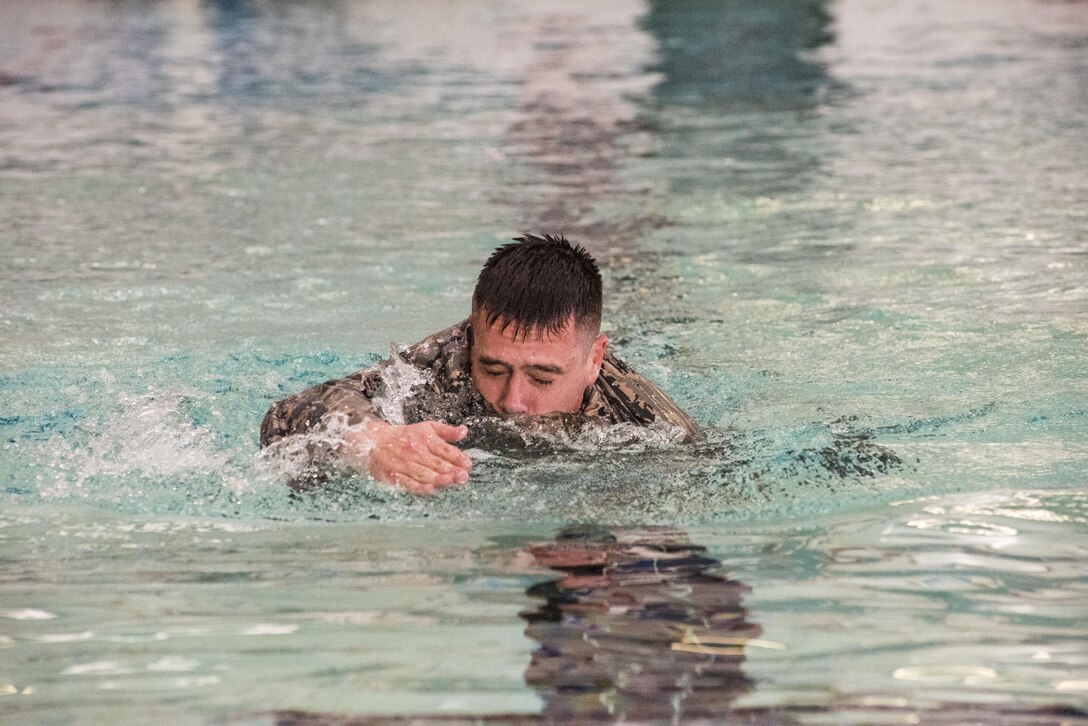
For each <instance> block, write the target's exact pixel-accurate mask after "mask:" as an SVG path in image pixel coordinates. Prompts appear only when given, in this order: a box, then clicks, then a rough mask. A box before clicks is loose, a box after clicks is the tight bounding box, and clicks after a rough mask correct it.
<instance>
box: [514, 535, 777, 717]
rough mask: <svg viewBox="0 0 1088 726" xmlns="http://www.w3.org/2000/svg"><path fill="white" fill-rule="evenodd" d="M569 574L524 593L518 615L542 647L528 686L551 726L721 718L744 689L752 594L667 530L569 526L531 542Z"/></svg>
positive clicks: (539, 557) (752, 630)
mask: <svg viewBox="0 0 1088 726" xmlns="http://www.w3.org/2000/svg"><path fill="white" fill-rule="evenodd" d="M528 549H529V552H530V553H531V554H532V555H533V557H534V558H535V559H536V561H537V562H538V563H539V564H541V565H545V566H547V567H550V568H552V569H555V570H559V571H561V572H563V573H564V575H563V577H561V578H559V579H557V580H552V581H549V582H544V583H541V584H538V585H534V586H533V587H531V588H529V590H528V594H529V595H530V596H531V597H535V598H540V599H542V600H544V602H543V603H542V604H541V605H540V606H539V607H537V608H536V609H535V610H531V611H527V612H524V613H522V614H521V616H522V618H524V619H525V620H526V621H527V622H528V623H529V625H528V628H527V629H526V635H528V636H529V637H530V638H532V639H533V640H535V641H536V642H537V643H539V645H538V647H537V648H536V650H535V651H534V652H533V655H532V660H531V662H530V664H529V667H528V669H527V670H526V672H525V680H526V683H528V684H529V685H530V686H532V687H533V688H535V689H536V690H537V691H538V692H539V694H540V696H541V698H542V699H543V701H544V709H543V712H542V714H541V715H542V716H543V718H544V719H545V720H546V721H549V722H553V723H570V722H579V721H598V720H600V721H627V720H637V721H639V722H645V721H650V722H678V721H685V722H687V721H690V720H693V719H696V720H698V719H710V718H721V717H722V716H724V715H726V714H728V713H729V712H730V705H731V704H732V703H733V702H734V701H735V700H736V699H737V698H738V697H739V696H741V695H742V694H744V693H746V692H748V691H749V690H750V689H751V687H752V682H751V680H749V678H748V677H747V676H745V674H744V672H743V671H742V669H741V666H742V664H743V662H744V646H745V644H746V643H747V642H748V640H749V639H753V638H755V637H756V636H758V635H759V634H760V632H761V628H760V627H759V626H758V625H756V624H754V623H751V622H749V621H748V620H747V619H746V616H747V610H745V608H744V607H743V605H742V603H741V600H742V597H743V595H744V594H745V593H746V592H748V590H749V588H748V587H747V586H745V585H743V584H741V583H739V582H736V581H734V580H730V579H727V578H726V577H723V576H721V575H717V574H713V572H712V570H714V569H715V568H716V567H717V566H718V565H720V563H719V562H718V561H717V560H715V559H712V558H710V557H707V556H706V555H705V548H703V547H700V546H698V545H694V544H691V543H690V542H689V541H688V538H687V536H686V535H685V534H684V533H683V532H679V531H676V530H671V529H667V528H650V527H647V528H625V529H605V528H601V527H591V526H584V527H571V528H567V529H565V530H563V531H561V532H560V533H559V535H558V536H557V537H556V540H555V541H554V542H547V543H542V544H537V545H533V546H530V547H529V548H528Z"/></svg>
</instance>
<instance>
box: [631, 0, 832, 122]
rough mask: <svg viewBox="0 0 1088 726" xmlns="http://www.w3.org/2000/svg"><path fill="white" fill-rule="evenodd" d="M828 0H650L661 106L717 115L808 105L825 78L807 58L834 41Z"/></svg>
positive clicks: (814, 100)
mask: <svg viewBox="0 0 1088 726" xmlns="http://www.w3.org/2000/svg"><path fill="white" fill-rule="evenodd" d="M826 5H827V2H826V0H799V1H797V2H788V3H768V2H763V0H740V1H739V2H728V3H710V2H704V1H703V0H680V1H676V0H651V2H650V12H649V14H648V15H647V16H646V18H645V21H644V25H645V27H646V29H647V30H649V32H650V33H652V34H653V35H654V37H655V38H656V39H657V42H658V43H659V45H660V47H661V49H662V53H661V55H660V59H659V62H658V63H657V65H656V66H655V70H657V71H659V72H660V73H661V74H662V78H663V80H662V82H661V83H660V84H658V85H657V86H656V87H655V88H654V97H655V98H656V99H657V100H659V101H660V102H661V103H665V104H671V105H683V106H700V107H703V108H705V109H710V108H715V109H717V110H718V111H722V112H729V111H733V112H736V111H742V110H763V109H800V108H806V107H811V106H814V105H815V104H816V103H817V102H818V101H819V98H820V92H821V90H822V88H823V87H824V86H825V85H826V84H827V76H826V72H825V69H824V68H823V66H822V65H820V64H818V63H816V62H814V61H812V60H811V59H809V58H807V57H806V56H805V53H806V52H807V51H811V50H813V49H815V48H818V47H820V46H822V45H825V44H827V43H830V42H832V41H833V40H834V35H833V34H832V33H831V31H830V30H829V25H830V23H831V20H832V18H831V14H830V13H829V12H828V10H827V7H826Z"/></svg>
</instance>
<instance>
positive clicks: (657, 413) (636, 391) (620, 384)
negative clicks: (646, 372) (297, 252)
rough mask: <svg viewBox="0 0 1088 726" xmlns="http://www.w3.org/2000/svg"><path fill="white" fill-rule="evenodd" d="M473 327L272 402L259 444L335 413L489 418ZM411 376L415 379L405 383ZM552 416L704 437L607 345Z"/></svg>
mask: <svg viewBox="0 0 1088 726" xmlns="http://www.w3.org/2000/svg"><path fill="white" fill-rule="evenodd" d="M471 335H472V332H471V328H470V326H469V324H468V321H467V320H466V321H462V322H461V323H458V324H457V325H454V326H452V327H450V328H446V329H445V330H442V331H440V332H438V333H435V334H434V335H432V336H430V337H428V338H425V339H423V340H421V341H420V342H418V343H416V344H415V345H412V346H409V347H408V348H407V349H406V350H404V351H402V352H400V353H398V354H397V355H396V357H394V358H392V359H390V360H386V361H383V362H381V363H379V364H377V365H375V366H371V367H370V368H366V369H364V370H361V371H357V372H355V373H352V374H351V375H349V376H346V377H344V378H340V379H338V380H332V381H327V382H325V383H322V384H319V385H317V386H314V387H312V388H308V389H306V390H305V391H302V392H301V393H296V394H294V395H292V396H288V397H287V398H285V399H284V400H282V401H279V402H277V403H275V404H273V405H272V408H271V409H269V411H268V414H267V415H266V416H265V418H264V422H263V423H262V424H261V446H268V445H269V444H273V443H275V442H276V441H279V440H280V439H282V438H284V437H286V436H291V435H293V434H299V433H306V432H308V431H316V430H320V429H321V428H322V427H323V426H325V425H326V424H327V420H328V417H329V416H331V415H334V414H340V415H342V416H344V417H345V419H346V423H347V424H348V425H354V424H357V423H360V422H362V421H363V420H364V419H366V418H369V417H377V418H381V419H384V420H388V421H390V422H391V423H405V424H411V423H418V422H420V421H428V420H438V421H443V422H445V423H449V424H455V425H456V424H460V423H462V422H465V421H470V424H471V423H474V422H475V421H476V420H477V419H482V418H488V417H492V418H493V417H494V416H495V412H494V410H493V409H492V408H491V407H490V406H489V405H488V404H487V402H486V401H484V399H483V396H481V395H480V392H479V391H478V390H477V389H476V385H475V384H474V383H473V382H472V376H471V373H470V357H469V344H470V339H471ZM405 364H407V365H405ZM408 366H412V367H414V368H415V369H417V370H416V371H412V370H411V369H410V368H408ZM406 368H408V370H407V371H406V370H405V369H406ZM420 371H421V372H422V373H423V375H422V376H420V375H419V372H420ZM421 378H422V380H420V379H421ZM413 379H414V380H413ZM413 382H414V383H415V385H411V386H409V385H407V384H409V383H413ZM399 384H400V385H404V386H405V388H407V390H408V391H409V395H407V396H406V397H405V400H404V403H403V409H400V408H398V409H397V410H395V411H393V412H392V414H391V413H390V412H389V411H387V410H383V398H384V395H385V394H386V393H387V392H388V389H389V388H390V387H396V386H397V385H399ZM398 418H402V419H403V420H397V419H398ZM535 418H537V419H540V418H541V417H535ZM545 418H548V417H545ZM550 418H551V420H554V421H556V422H557V423H558V424H559V425H560V426H561V427H562V428H564V429H566V430H568V431H570V430H571V429H572V428H578V427H580V426H583V425H585V424H587V423H589V424H594V423H595V424H618V423H624V422H627V423H633V424H637V425H639V426H648V425H650V424H653V423H655V422H659V421H662V422H666V423H669V424H672V425H673V426H675V427H678V428H680V429H681V430H683V433H684V439H685V440H686V441H694V440H698V439H701V438H703V432H702V430H701V429H700V428H699V425H698V424H696V423H695V421H693V420H692V419H691V417H690V416H688V415H687V414H686V413H684V411H683V410H681V409H680V407H679V406H677V405H676V404H675V403H674V402H673V401H672V400H671V399H670V398H669V397H668V396H666V395H665V393H664V392H663V391H662V390H661V389H660V388H658V387H657V386H655V385H654V384H653V383H651V382H650V381H648V380H646V379H645V378H643V377H642V376H641V375H639V374H638V373H637V372H635V371H634V370H633V369H632V368H631V367H630V366H628V365H627V364H626V363H624V362H623V361H621V360H620V359H619V358H617V357H615V356H614V355H612V354H611V353H610V352H607V353H606V354H605V357H604V362H603V363H602V365H601V372H600V374H599V375H598V376H597V381H596V383H594V384H593V386H591V387H589V388H587V389H586V393H585V396H584V397H583V400H582V407H581V410H580V411H579V413H578V414H566V415H559V416H555V415H553V416H551V417H550ZM471 429H472V426H471V425H470V432H471Z"/></svg>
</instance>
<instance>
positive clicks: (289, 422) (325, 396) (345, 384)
mask: <svg viewBox="0 0 1088 726" xmlns="http://www.w3.org/2000/svg"><path fill="white" fill-rule="evenodd" d="M464 326H465V323H464V322H462V323H459V324H458V325H454V326H451V327H449V328H447V329H445V330H441V331H439V332H437V333H435V334H434V335H430V336H428V337H426V338H424V339H423V340H421V341H419V342H418V343H414V344H413V345H411V346H409V347H408V348H406V349H404V350H402V351H400V352H399V353H394V355H397V356H399V357H400V358H401V359H402V360H403V361H405V362H406V363H409V364H411V365H412V366H415V367H416V368H421V369H437V370H441V368H442V366H441V365H440V363H442V362H443V361H445V360H446V359H447V358H449V357H450V356H451V355H452V354H453V353H454V352H456V351H457V350H459V349H460V347H463V339H464ZM391 362H392V359H390V360H385V361H382V362H381V363H378V364H377V365H374V366H371V367H370V368H365V369H363V370H361V371H356V372H355V373H352V374H351V375H349V376H345V377H344V378H339V379H335V380H331V381H326V382H325V383H321V384H318V385H316V386H313V387H311V388H307V389H306V390H305V391H302V392H300V393H296V394H294V395H291V396H288V397H287V398H285V399H283V400H282V401H278V402H276V403H274V404H272V407H271V408H270V409H269V410H268V413H267V414H266V415H265V417H264V421H263V422H262V423H261V446H262V447H265V446H268V445H270V444H274V443H275V442H277V441H279V440H281V439H284V438H286V437H288V436H293V435H295V434H304V433H307V432H312V431H320V430H321V428H322V427H324V426H327V425H328V422H329V419H330V417H331V416H332V415H334V414H335V415H340V416H343V417H344V418H345V422H346V423H347V425H349V426H353V425H355V424H358V423H361V422H362V421H363V420H364V419H366V418H369V417H375V418H382V416H381V413H380V412H379V411H378V410H377V408H376V407H375V405H374V402H373V401H374V399H375V398H376V397H378V396H379V394H381V393H382V392H383V391H384V389H385V383H386V377H387V372H388V369H389V367H390V365H391Z"/></svg>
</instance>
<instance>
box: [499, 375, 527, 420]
mask: <svg viewBox="0 0 1088 726" xmlns="http://www.w3.org/2000/svg"><path fill="white" fill-rule="evenodd" d="M502 407H503V410H504V411H506V412H507V413H528V412H529V404H528V402H527V401H526V400H525V384H524V383H522V382H521V381H519V380H517V379H515V378H513V377H511V378H510V382H509V383H507V384H506V391H505V392H504V394H503V397H502Z"/></svg>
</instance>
